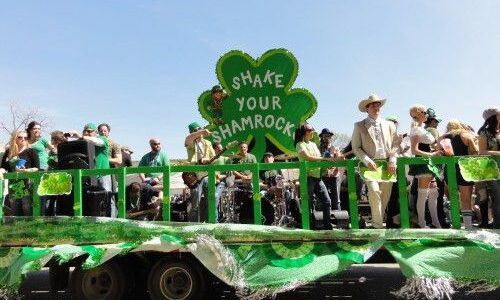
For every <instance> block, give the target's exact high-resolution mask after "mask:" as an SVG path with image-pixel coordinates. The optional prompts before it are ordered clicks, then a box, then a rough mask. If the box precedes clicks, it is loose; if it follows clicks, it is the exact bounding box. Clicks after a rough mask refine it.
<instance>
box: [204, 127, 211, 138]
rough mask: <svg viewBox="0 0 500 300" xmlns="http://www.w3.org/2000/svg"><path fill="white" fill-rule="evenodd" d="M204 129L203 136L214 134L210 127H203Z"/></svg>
mask: <svg viewBox="0 0 500 300" xmlns="http://www.w3.org/2000/svg"><path fill="white" fill-rule="evenodd" d="M203 131H204V134H203V136H209V135H211V134H212V132H211V131H210V130H208V129H203Z"/></svg>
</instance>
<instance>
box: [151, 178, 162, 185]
mask: <svg viewBox="0 0 500 300" xmlns="http://www.w3.org/2000/svg"><path fill="white" fill-rule="evenodd" d="M159 183H160V179H158V177H156V178H153V180H151V185H157V184H159Z"/></svg>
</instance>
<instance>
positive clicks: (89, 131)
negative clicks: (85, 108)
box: [85, 129, 95, 133]
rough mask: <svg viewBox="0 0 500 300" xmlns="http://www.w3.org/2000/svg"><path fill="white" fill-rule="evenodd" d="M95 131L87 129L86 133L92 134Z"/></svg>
mask: <svg viewBox="0 0 500 300" xmlns="http://www.w3.org/2000/svg"><path fill="white" fill-rule="evenodd" d="M94 131H95V130H92V129H85V132H86V133H92V132H94Z"/></svg>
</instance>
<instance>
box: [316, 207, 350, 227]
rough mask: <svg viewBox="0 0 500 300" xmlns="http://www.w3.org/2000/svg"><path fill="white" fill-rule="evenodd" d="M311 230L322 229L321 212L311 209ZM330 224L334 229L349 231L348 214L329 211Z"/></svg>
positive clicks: (344, 211)
mask: <svg viewBox="0 0 500 300" xmlns="http://www.w3.org/2000/svg"><path fill="white" fill-rule="evenodd" d="M311 219H312V224H313V229H323V211H319V210H316V209H313V211H312V214H311ZM330 223H332V224H333V225H335V226H334V227H335V228H343V229H349V212H348V211H347V210H330Z"/></svg>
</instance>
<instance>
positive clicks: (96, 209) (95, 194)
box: [83, 187, 111, 217]
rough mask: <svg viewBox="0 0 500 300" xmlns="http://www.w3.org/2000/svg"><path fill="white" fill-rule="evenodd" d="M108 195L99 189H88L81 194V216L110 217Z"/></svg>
mask: <svg viewBox="0 0 500 300" xmlns="http://www.w3.org/2000/svg"><path fill="white" fill-rule="evenodd" d="M110 204H111V199H110V198H109V193H108V192H107V191H105V190H104V189H102V188H99V187H89V188H88V189H85V190H84V192H83V215H84V216H93V217H109V216H111V206H110Z"/></svg>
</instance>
